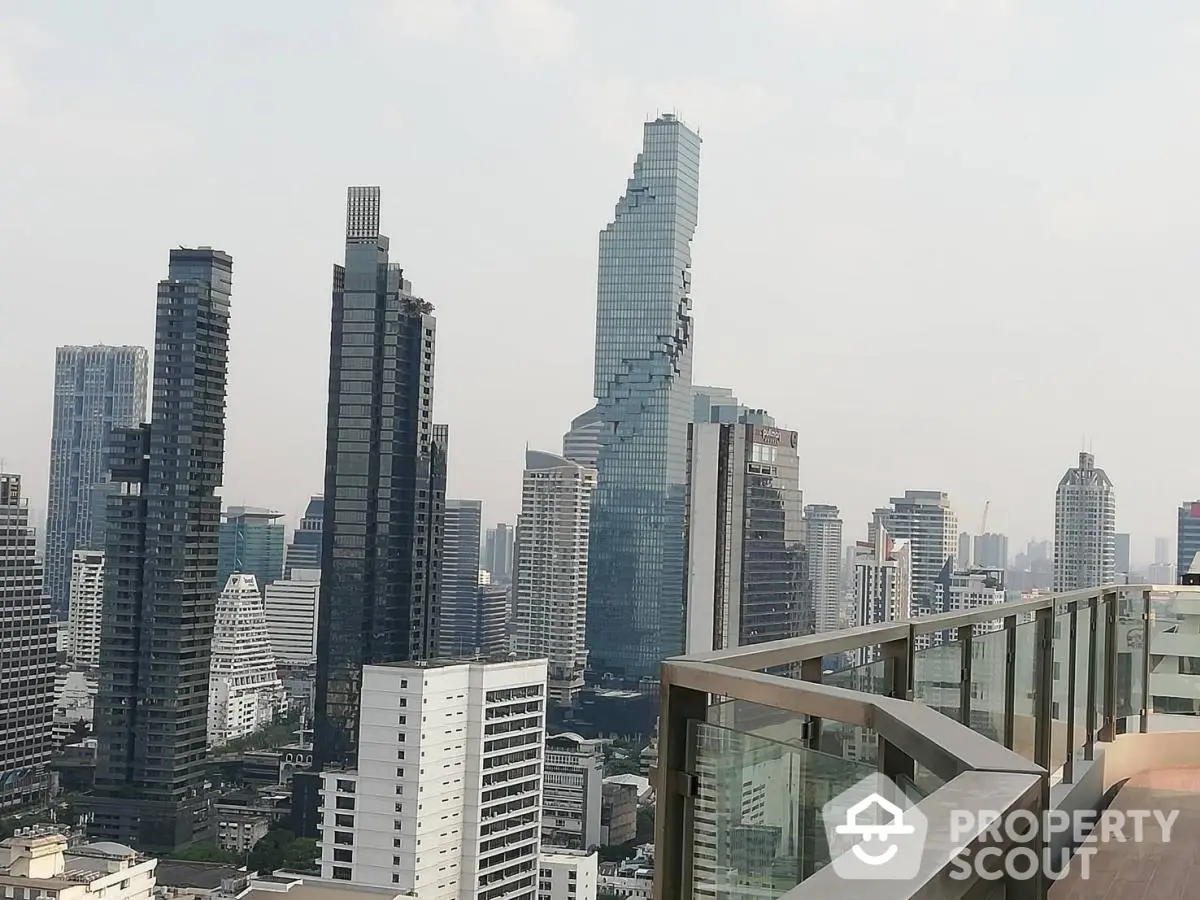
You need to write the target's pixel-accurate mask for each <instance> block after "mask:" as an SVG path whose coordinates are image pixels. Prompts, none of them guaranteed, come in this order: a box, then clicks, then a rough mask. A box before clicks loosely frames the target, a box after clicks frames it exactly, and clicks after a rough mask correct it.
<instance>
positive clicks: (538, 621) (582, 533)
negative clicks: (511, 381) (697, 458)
mask: <svg viewBox="0 0 1200 900" xmlns="http://www.w3.org/2000/svg"><path fill="white" fill-rule="evenodd" d="M595 489H596V470H595V469H593V468H592V467H591V466H584V465H580V464H579V463H576V462H572V461H571V460H569V459H566V458H565V457H562V456H555V455H554V454H553V453H543V452H541V451H538V450H528V451H526V453H525V475H524V478H523V480H522V487H521V516H520V519H519V520H518V523H517V541H516V546H517V561H516V566H515V569H516V578H515V589H514V596H515V601H516V602H515V608H516V609H515V612H516V616H515V623H514V624H515V633H514V636H513V650H514V652H516V654H517V656H519V657H525V658H529V657H543V656H544V657H546V658H547V659H548V660H549V666H550V668H549V672H550V675H549V677H550V687H549V690H550V698H551V699H552V700H553V701H554V702H556V703H568V702H570V700H571V699H572V697H574V696H575V695H577V694H578V693H579V691H580V690H582V688H583V670H584V666H585V664H586V663H587V649H586V637H587V590H588V529H589V524H590V516H591V508H592V492H593V491H594V490H595Z"/></svg>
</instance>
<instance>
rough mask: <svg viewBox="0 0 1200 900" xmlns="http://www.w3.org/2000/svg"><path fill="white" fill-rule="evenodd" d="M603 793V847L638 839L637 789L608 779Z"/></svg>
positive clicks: (601, 804)
mask: <svg viewBox="0 0 1200 900" xmlns="http://www.w3.org/2000/svg"><path fill="white" fill-rule="evenodd" d="M601 792H602V793H601V801H600V844H601V846H606V847H607V846H611V845H613V844H628V843H629V842H630V841H632V840H634V839H635V838H636V837H637V811H638V791H637V787H636V786H634V785H632V784H623V783H621V782H614V781H612V779H610V778H606V779H604V786H603V787H602V788H601Z"/></svg>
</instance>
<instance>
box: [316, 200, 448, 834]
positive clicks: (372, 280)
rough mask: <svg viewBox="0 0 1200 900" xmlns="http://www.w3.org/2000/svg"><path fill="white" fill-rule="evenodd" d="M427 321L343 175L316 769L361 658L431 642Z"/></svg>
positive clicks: (433, 497) (355, 684) (354, 722)
mask: <svg viewBox="0 0 1200 900" xmlns="http://www.w3.org/2000/svg"><path fill="white" fill-rule="evenodd" d="M435 327H436V321H435V319H434V317H433V306H432V305H431V304H429V303H427V302H425V301H424V300H422V299H421V298H419V297H417V296H416V295H414V294H413V293H412V286H411V285H410V283H409V282H408V280H407V279H405V277H404V273H403V270H402V269H401V268H400V266H398V265H395V264H392V263H391V262H390V261H389V258H388V239H387V238H386V237H385V236H384V235H382V234H380V231H379V188H377V187H352V188H350V189H349V191H348V195H347V204H346V256H345V265H344V266H335V267H334V271H333V309H332V338H331V349H330V354H329V405H328V427H327V430H326V445H325V491H324V498H325V516H324V531H323V535H324V541H323V544H322V548H321V599H320V604H319V607H318V612H317V619H318V622H317V692H316V703H315V706H316V709H315V716H314V729H315V736H314V738H315V739H314V765H315V767H316V768H318V769H320V768H322V767H324V766H325V765H327V764H329V763H333V762H337V763H343V764H350V765H353V763H354V761H355V759H356V757H357V750H358V746H357V741H358V733H359V728H358V704H359V694H360V692H361V691H360V688H361V679H362V668H363V666H364V665H377V664H382V663H391V662H399V661H406V660H420V659H426V658H428V657H430V656H432V655H433V654H434V652H435V650H436V640H437V609H436V602H435V601H436V598H437V593H438V582H439V579H440V573H441V555H442V520H443V518H444V515H445V509H444V505H445V498H446V440H447V433H446V429H445V428H444V427H443V426H435V425H434V422H433V354H434V329H435ZM309 796H310V797H311V796H312V795H309ZM307 802H310V803H311V802H315V797H312V799H311V800H308V801H307ZM309 827H311V826H309Z"/></svg>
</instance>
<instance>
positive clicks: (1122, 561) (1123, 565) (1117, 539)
mask: <svg viewBox="0 0 1200 900" xmlns="http://www.w3.org/2000/svg"><path fill="white" fill-rule="evenodd" d="M1182 512H1183V509H1182V508H1180V513H1181V514H1182ZM1113 547H1114V548H1115V555H1116V563H1115V565H1116V570H1117V575H1118V576H1120V575H1128V574H1129V532H1127V531H1126V532H1118V533H1117V534H1114V535H1113ZM1181 571H1184V572H1186V571H1187V569H1182V570H1181Z"/></svg>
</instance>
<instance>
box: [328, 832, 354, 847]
mask: <svg viewBox="0 0 1200 900" xmlns="http://www.w3.org/2000/svg"><path fill="white" fill-rule="evenodd" d="M333 842H334V843H335V844H353V843H354V835H353V834H352V833H351V832H349V831H335V832H334V833H333Z"/></svg>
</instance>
